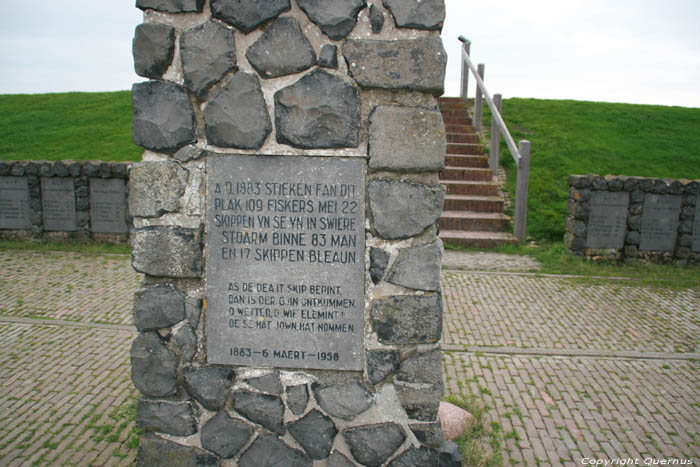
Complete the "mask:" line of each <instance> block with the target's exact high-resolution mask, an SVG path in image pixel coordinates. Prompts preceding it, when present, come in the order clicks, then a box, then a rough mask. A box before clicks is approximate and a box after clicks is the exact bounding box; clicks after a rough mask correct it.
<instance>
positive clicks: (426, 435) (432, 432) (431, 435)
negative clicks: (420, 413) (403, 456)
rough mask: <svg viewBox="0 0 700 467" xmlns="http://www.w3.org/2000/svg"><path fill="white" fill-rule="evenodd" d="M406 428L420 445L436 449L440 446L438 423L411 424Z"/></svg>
mask: <svg viewBox="0 0 700 467" xmlns="http://www.w3.org/2000/svg"><path fill="white" fill-rule="evenodd" d="M408 427H409V428H410V429H411V431H412V432H413V434H414V435H415V436H416V439H417V440H418V441H420V442H421V443H423V444H425V445H428V446H433V447H436V448H439V447H440V446H441V445H442V442H443V435H442V425H441V424H440V422H432V423H411V424H410V425H408Z"/></svg>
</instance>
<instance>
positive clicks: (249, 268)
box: [206, 156, 365, 370]
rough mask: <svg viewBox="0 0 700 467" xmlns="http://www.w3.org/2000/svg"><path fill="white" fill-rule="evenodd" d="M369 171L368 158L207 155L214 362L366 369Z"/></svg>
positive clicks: (211, 351)
mask: <svg viewBox="0 0 700 467" xmlns="http://www.w3.org/2000/svg"><path fill="white" fill-rule="evenodd" d="M364 177H365V162H364V161H363V160H360V159H340V158H325V157H294V156H254V157H251V156H212V157H210V158H209V160H208V163H207V187H206V193H207V200H206V207H207V209H206V215H207V218H206V229H207V253H206V259H207V261H206V280H207V282H206V283H207V286H206V298H207V355H208V359H209V363H218V364H235V365H252V366H272V367H286V368H320V369H336V370H360V369H362V366H363V363H362V351H363V348H364V346H363V335H364V328H363V323H364V274H365V266H364V264H365V234H364V216H365V200H364V186H365V185H364Z"/></svg>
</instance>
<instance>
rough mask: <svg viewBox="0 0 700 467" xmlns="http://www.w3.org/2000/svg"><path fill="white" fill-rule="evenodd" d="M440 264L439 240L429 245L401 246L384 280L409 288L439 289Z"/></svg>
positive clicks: (440, 249) (440, 244)
mask: <svg viewBox="0 0 700 467" xmlns="http://www.w3.org/2000/svg"><path fill="white" fill-rule="evenodd" d="M441 264H442V242H441V241H440V240H436V241H434V242H433V243H431V244H429V245H419V246H412V247H409V248H402V249H400V250H399V254H398V257H397V258H396V261H394V264H393V265H392V266H391V270H390V271H389V274H387V276H386V279H385V280H386V281H387V282H390V283H392V284H396V285H401V286H403V287H408V288H410V289H417V290H426V291H432V292H434V291H437V290H440V266H441Z"/></svg>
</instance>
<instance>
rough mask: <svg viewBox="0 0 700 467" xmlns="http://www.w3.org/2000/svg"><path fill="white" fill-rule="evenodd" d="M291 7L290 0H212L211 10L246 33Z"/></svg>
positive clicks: (213, 13) (219, 17)
mask: <svg viewBox="0 0 700 467" xmlns="http://www.w3.org/2000/svg"><path fill="white" fill-rule="evenodd" d="M290 8H291V5H290V1H289V0H265V1H260V0H211V12H212V15H214V17H215V18H218V19H220V20H222V21H224V22H226V23H228V24H231V25H233V26H235V27H236V29H238V30H239V31H242V32H244V33H246V34H248V33H249V32H251V31H252V30H253V29H255V28H257V27H258V26H260V25H261V24H263V23H264V22H265V21H268V20H270V19H272V18H275V17H277V15H279V14H280V13H282V12H285V11H289V9H290Z"/></svg>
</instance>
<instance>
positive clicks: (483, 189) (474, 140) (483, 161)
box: [438, 97, 517, 248]
mask: <svg viewBox="0 0 700 467" xmlns="http://www.w3.org/2000/svg"><path fill="white" fill-rule="evenodd" d="M438 103H439V106H440V111H441V112H442V118H443V120H444V122H445V130H446V131H447V156H446V160H445V170H444V171H443V172H442V174H440V180H441V183H442V184H443V185H444V186H445V187H446V189H447V196H446V197H445V207H444V210H443V213H442V217H440V238H441V239H442V241H443V242H445V243H450V244H453V245H460V246H465V247H472V248H489V247H494V246H498V245H504V244H509V243H517V240H516V238H515V237H514V236H513V234H512V227H511V221H510V217H508V216H506V215H505V214H504V213H503V209H504V201H503V196H502V194H501V193H500V191H499V189H498V184H497V183H496V181H495V179H494V178H493V177H492V175H491V170H490V169H489V163H488V157H486V156H485V155H484V147H483V146H482V145H481V144H480V143H479V138H478V136H477V134H476V130H475V129H474V127H473V126H472V125H471V120H470V119H469V118H468V112H467V107H466V103H465V102H464V101H462V100H461V99H460V98H458V97H441V98H440V99H439V101H438Z"/></svg>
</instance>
